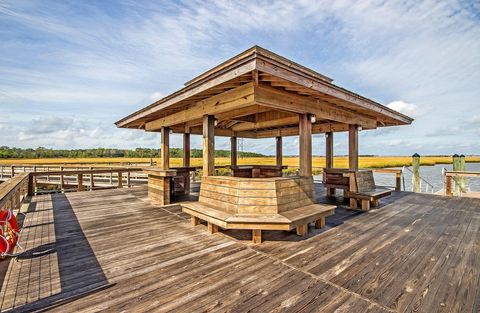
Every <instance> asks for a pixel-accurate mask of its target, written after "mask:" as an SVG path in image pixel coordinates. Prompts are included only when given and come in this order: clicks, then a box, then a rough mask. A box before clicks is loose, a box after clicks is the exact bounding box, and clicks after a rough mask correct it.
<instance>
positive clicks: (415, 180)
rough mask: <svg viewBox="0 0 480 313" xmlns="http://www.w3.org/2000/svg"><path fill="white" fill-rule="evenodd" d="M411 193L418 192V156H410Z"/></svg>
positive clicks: (416, 154)
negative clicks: (411, 172) (411, 173)
mask: <svg viewBox="0 0 480 313" xmlns="http://www.w3.org/2000/svg"><path fill="white" fill-rule="evenodd" d="M412 171H413V192H420V155H419V154H418V153H415V154H414V155H412Z"/></svg>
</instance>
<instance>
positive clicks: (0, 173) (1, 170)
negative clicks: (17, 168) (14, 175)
mask: <svg viewBox="0 0 480 313" xmlns="http://www.w3.org/2000/svg"><path fill="white" fill-rule="evenodd" d="M0 178H1V179H3V165H2V166H1V167H0Z"/></svg>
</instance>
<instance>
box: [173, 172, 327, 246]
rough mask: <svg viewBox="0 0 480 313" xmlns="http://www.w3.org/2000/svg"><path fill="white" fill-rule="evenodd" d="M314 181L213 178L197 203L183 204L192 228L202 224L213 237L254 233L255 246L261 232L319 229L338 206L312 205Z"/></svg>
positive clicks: (303, 232)
mask: <svg viewBox="0 0 480 313" xmlns="http://www.w3.org/2000/svg"><path fill="white" fill-rule="evenodd" d="M312 199H314V188H313V180H312V179H308V178H301V177H297V178H265V179H248V178H235V177H217V176H210V177H204V178H202V185H201V187H200V197H199V201H198V202H183V203H181V206H182V211H183V212H185V213H187V214H189V215H190V216H191V220H192V225H198V224H199V222H200V220H204V221H206V222H207V223H208V229H209V231H210V232H212V233H214V232H216V231H218V227H221V228H224V229H251V230H252V238H253V242H255V243H259V242H261V235H262V233H261V231H262V230H287V231H288V230H293V229H296V230H297V235H300V236H304V235H306V234H307V232H308V224H309V223H312V222H315V226H316V227H318V228H320V227H323V226H324V225H325V217H327V216H329V215H332V214H334V213H335V208H336V206H335V205H329V204H316V203H313V201H312Z"/></svg>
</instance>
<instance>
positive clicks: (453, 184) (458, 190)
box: [442, 168, 480, 196]
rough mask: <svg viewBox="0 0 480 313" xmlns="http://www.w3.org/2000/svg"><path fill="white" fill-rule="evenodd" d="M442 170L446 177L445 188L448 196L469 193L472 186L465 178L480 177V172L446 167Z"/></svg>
mask: <svg viewBox="0 0 480 313" xmlns="http://www.w3.org/2000/svg"><path fill="white" fill-rule="evenodd" d="M442 172H443V175H444V177H445V180H444V184H445V188H444V190H445V195H447V196H453V195H459V196H461V195H462V194H468V193H469V192H470V186H469V184H468V183H467V182H466V181H465V178H480V172H467V171H448V170H447V169H445V168H444V169H443V170H442Z"/></svg>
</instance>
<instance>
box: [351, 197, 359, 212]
mask: <svg viewBox="0 0 480 313" xmlns="http://www.w3.org/2000/svg"><path fill="white" fill-rule="evenodd" d="M356 208H358V200H357V199H354V198H350V209H356Z"/></svg>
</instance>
